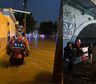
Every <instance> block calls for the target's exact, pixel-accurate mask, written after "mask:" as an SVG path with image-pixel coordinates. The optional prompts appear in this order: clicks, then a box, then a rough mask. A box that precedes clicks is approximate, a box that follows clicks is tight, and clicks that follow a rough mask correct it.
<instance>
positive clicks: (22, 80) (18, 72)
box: [0, 38, 56, 84]
mask: <svg viewBox="0 0 96 84" xmlns="http://www.w3.org/2000/svg"><path fill="white" fill-rule="evenodd" d="M29 42H30V49H31V51H30V55H29V56H28V57H25V60H24V64H23V65H21V66H18V67H16V66H14V67H12V66H10V64H9V61H8V59H9V56H8V55H6V54H5V55H4V56H3V57H2V58H1V60H0V84H52V72H53V65H54V56H55V46H56V45H55V40H53V39H44V38H41V39H38V38H29Z"/></svg>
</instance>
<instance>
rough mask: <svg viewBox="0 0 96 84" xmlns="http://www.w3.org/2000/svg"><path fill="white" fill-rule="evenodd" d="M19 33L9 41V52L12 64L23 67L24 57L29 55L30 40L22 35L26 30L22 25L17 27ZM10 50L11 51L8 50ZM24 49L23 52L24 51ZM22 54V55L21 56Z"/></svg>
mask: <svg viewBox="0 0 96 84" xmlns="http://www.w3.org/2000/svg"><path fill="white" fill-rule="evenodd" d="M16 27H17V28H16V29H17V31H16V35H15V36H13V37H12V38H11V39H10V41H9V44H8V45H9V48H7V51H9V52H8V54H9V55H11V56H10V60H9V61H10V63H11V64H12V65H14V64H16V65H21V64H23V60H24V56H28V55H29V50H30V49H29V44H28V40H27V38H26V37H25V36H23V35H22V34H23V33H24V28H23V26H22V25H20V26H19V25H18V26H16ZM8 49H9V50H8ZM22 49H23V50H22ZM20 53H21V55H19V54H20Z"/></svg>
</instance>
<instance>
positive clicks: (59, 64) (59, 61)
mask: <svg viewBox="0 0 96 84" xmlns="http://www.w3.org/2000/svg"><path fill="white" fill-rule="evenodd" d="M60 1H61V2H60V14H59V20H58V30H57V32H58V39H57V43H56V51H55V58H54V69H53V81H54V83H56V84H63V68H64V67H63V29H62V28H63V19H62V18H63V0H60Z"/></svg>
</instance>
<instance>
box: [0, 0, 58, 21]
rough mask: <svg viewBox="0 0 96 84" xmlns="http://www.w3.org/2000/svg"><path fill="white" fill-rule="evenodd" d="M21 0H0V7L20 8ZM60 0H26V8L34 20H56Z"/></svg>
mask: <svg viewBox="0 0 96 84" xmlns="http://www.w3.org/2000/svg"><path fill="white" fill-rule="evenodd" d="M22 1H23V0H0V7H5V8H6V7H12V8H17V9H22ZM59 7H60V0H28V3H27V10H28V11H31V12H32V14H33V16H34V18H35V20H37V21H39V22H41V21H49V20H52V21H56V20H57V19H58V16H59Z"/></svg>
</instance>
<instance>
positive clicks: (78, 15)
mask: <svg viewBox="0 0 96 84" xmlns="http://www.w3.org/2000/svg"><path fill="white" fill-rule="evenodd" d="M94 23H96V20H94V17H93V16H91V15H88V14H82V12H81V11H80V10H79V9H76V8H74V7H72V6H69V5H63V48H64V47H65V46H66V43H67V42H69V41H71V42H75V40H76V38H77V37H78V35H79V34H80V32H81V31H82V30H83V29H84V28H85V27H86V26H88V25H90V24H94Z"/></svg>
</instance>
